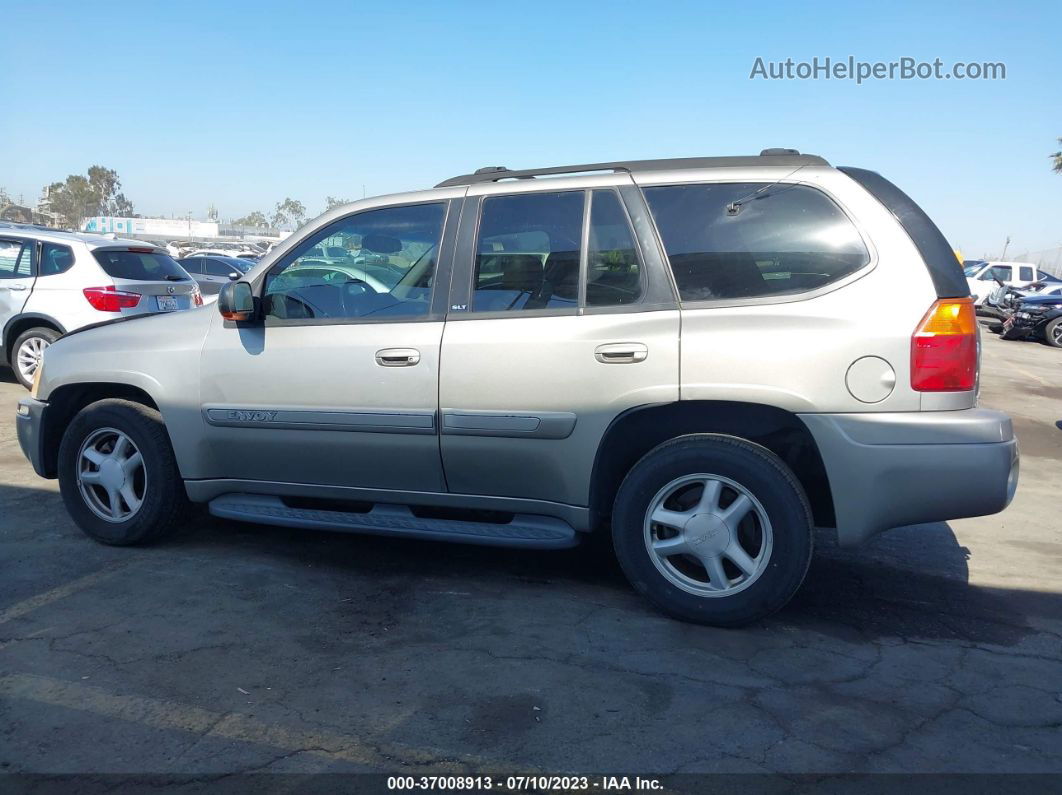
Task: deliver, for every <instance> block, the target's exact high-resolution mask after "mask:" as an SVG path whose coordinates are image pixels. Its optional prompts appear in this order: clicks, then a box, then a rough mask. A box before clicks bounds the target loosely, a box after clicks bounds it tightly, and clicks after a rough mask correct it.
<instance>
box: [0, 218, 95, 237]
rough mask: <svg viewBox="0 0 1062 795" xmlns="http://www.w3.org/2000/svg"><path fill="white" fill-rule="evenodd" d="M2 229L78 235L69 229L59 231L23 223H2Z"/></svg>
mask: <svg viewBox="0 0 1062 795" xmlns="http://www.w3.org/2000/svg"><path fill="white" fill-rule="evenodd" d="M0 229H26V230H31V231H34V232H62V233H63V234H66V235H73V234H77V233H76V232H71V231H70V230H69V229H59V228H58V227H54V226H45V225H44V224H24V223H22V222H21V221H0Z"/></svg>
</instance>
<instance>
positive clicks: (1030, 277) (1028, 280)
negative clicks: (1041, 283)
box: [1014, 265, 1036, 287]
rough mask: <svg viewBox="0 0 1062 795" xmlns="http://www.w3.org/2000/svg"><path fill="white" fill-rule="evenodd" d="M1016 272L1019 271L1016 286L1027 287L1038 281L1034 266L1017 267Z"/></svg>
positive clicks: (1016, 276)
mask: <svg viewBox="0 0 1062 795" xmlns="http://www.w3.org/2000/svg"><path fill="white" fill-rule="evenodd" d="M1014 270H1015V271H1017V274H1016V275H1015V284H1017V285H1018V286H1020V287H1026V286H1028V285H1030V284H1032V283H1033V282H1034V281H1036V270H1035V268H1033V266H1032V265H1016V266H1015V267H1014Z"/></svg>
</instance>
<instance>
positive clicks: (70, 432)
mask: <svg viewBox="0 0 1062 795" xmlns="http://www.w3.org/2000/svg"><path fill="white" fill-rule="evenodd" d="M121 436H124V437H125V439H126V442H125V443H120V442H119V437H121ZM136 452H139V454H140V458H141V460H140V463H139V465H137V463H136V461H135V458H136V457H135V453H136ZM99 459H104V461H106V460H107V459H111V460H110V463H104V462H100V463H98V464H96V463H93V460H99ZM123 459H125V461H126V465H124V466H123V465H122V463H121V462H122V460H123ZM130 462H131V463H130ZM116 467H117V469H116ZM118 470H120V471H121V474H119V473H118ZM90 476H91V477H92V478H93V481H92V482H89V477H90ZM116 481H120V482H121V483H122V484H123V485H122V486H121V487H120V488H119V487H118V483H117V482H116ZM126 486H128V488H129V489H130V491H129V492H126V491H125V490H124V489H125V488H126ZM59 490H60V492H61V493H62V495H63V502H64V503H65V504H66V509H67V511H68V512H69V513H70V516H71V518H73V520H74V522H75V523H76V524H77V526H78V527H80V528H81V529H82V531H84V533H85V534H86V535H87V536H89V537H90V538H93V539H95V540H96V541H99V542H100V543H103V544H109V545H112V546H131V545H134V544H146V543H150V542H152V541H156V540H158V539H160V538H162V537H163V536H165V535H167V534H168V533H170V532H171V531H172V530H174V529H175V528H176V527H177V526H178V525H179V523H180V522H181V520H182V519H184V518H185V517H186V515H187V513H188V507H189V502H188V497H187V495H186V494H185V491H184V481H183V480H182V479H181V474H180V472H179V471H178V469H177V462H176V460H175V459H174V457H173V448H172V447H171V446H170V439H169V436H168V435H167V433H166V427H165V426H164V425H163V423H162V416H161V415H160V414H159V413H158V412H157V411H155V410H154V409H151V408H148V407H147V406H143V405H141V404H139V403H133V402H131V401H128V400H115V399H108V400H101V401H98V402H96V403H92V404H91V405H89V406H86V407H85V408H84V409H82V410H81V411H80V412H79V413H78V415H77V416H76V417H74V420H73V422H71V423H70V425H69V427H68V428H67V430H66V433H64V434H63V440H62V442H61V443H60V445H59ZM127 494H128V495H129V496H127ZM115 496H117V498H118V499H117V500H115V499H114V497H115ZM132 500H138V501H139V505H137V506H136V507H135V509H134V508H133V506H134V503H133V502H132ZM115 503H117V505H118V508H117V510H116V511H115V510H114V509H113V508H114V505H115ZM108 508H110V509H111V510H110V512H109V515H110V518H104V516H105V514H108Z"/></svg>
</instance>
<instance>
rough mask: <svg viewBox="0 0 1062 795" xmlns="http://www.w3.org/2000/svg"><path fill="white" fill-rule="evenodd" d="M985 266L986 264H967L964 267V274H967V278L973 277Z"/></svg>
mask: <svg viewBox="0 0 1062 795" xmlns="http://www.w3.org/2000/svg"><path fill="white" fill-rule="evenodd" d="M983 267H984V265H967V266H966V267H965V268H963V269H962V275H963V276H965V277H966V278H967V279H972V278H973V277H974V276H976V275H977V272H978V271H979V270H981V268H983Z"/></svg>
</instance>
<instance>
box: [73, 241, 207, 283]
mask: <svg viewBox="0 0 1062 795" xmlns="http://www.w3.org/2000/svg"><path fill="white" fill-rule="evenodd" d="M92 256H94V257H95V258H96V262H98V263H99V264H100V267H102V268H103V270H104V272H105V273H106V274H107V275H108V276H110V277H111V278H112V279H135V280H137V281H142V282H165V281H169V282H175V281H185V280H187V279H189V278H191V277H190V276H189V275H188V274H187V273H186V272H185V270H184V268H182V267H181V266H180V265H178V264H177V261H176V260H175V259H174V258H173V257H171V256H170V255H169V254H165V253H161V252H157V251H153V250H147V249H144V250H132V249H130V250H125V251H123V250H115V249H96V250H95V251H93V252H92Z"/></svg>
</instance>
